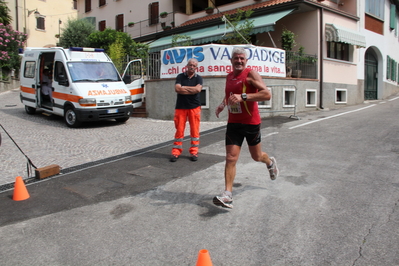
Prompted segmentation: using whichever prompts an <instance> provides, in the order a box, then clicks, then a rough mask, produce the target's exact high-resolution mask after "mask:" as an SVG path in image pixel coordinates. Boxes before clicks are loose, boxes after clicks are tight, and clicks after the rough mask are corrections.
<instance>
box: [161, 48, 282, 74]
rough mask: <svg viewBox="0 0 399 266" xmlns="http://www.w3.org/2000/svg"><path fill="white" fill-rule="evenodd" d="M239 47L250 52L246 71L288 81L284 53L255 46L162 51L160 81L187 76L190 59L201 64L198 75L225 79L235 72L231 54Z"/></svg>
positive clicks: (279, 50)
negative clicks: (183, 74) (184, 73)
mask: <svg viewBox="0 0 399 266" xmlns="http://www.w3.org/2000/svg"><path fill="white" fill-rule="evenodd" d="M237 46H240V47H243V48H245V49H246V51H247V57H248V63H247V67H249V68H251V69H254V70H256V71H257V72H259V74H260V75H261V76H269V77H285V50H282V49H278V48H270V47H262V46H253V45H251V46H248V45H220V44H208V45H202V46H182V47H173V48H169V49H166V50H162V51H161V60H162V63H161V78H175V77H176V75H177V74H179V73H182V72H184V71H185V70H186V65H187V61H188V60H189V59H190V58H195V59H197V60H198V69H197V73H198V74H200V75H201V76H226V75H227V74H228V73H230V72H232V67H231V62H230V59H231V52H232V51H233V48H234V47H237Z"/></svg>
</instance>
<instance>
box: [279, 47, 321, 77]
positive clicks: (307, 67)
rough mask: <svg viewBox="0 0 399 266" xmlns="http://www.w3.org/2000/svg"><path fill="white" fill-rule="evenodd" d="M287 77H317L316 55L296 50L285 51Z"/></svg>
mask: <svg viewBox="0 0 399 266" xmlns="http://www.w3.org/2000/svg"><path fill="white" fill-rule="evenodd" d="M285 58H286V62H285V66H286V72H287V77H293V78H307V79H317V56H316V55H310V54H303V53H298V52H289V51H286V53H285Z"/></svg>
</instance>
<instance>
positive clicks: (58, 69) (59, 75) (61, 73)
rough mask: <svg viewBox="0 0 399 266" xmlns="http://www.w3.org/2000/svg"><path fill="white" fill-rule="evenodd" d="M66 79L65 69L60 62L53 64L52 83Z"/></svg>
mask: <svg viewBox="0 0 399 266" xmlns="http://www.w3.org/2000/svg"><path fill="white" fill-rule="evenodd" d="M65 78H66V72H65V67H64V64H63V63H62V62H59V61H57V62H55V65H54V81H60V80H63V79H65Z"/></svg>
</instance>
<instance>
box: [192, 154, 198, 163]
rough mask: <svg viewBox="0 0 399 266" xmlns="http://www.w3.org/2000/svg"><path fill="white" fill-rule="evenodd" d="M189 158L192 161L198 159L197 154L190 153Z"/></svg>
mask: <svg viewBox="0 0 399 266" xmlns="http://www.w3.org/2000/svg"><path fill="white" fill-rule="evenodd" d="M190 160H191V161H193V162H196V161H198V154H191V156H190Z"/></svg>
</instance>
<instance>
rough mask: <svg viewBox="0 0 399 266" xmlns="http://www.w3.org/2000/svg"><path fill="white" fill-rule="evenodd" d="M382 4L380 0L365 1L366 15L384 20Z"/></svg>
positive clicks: (383, 2)
mask: <svg viewBox="0 0 399 266" xmlns="http://www.w3.org/2000/svg"><path fill="white" fill-rule="evenodd" d="M384 4H385V1H381V0H366V10H365V11H366V13H368V14H370V15H372V16H375V17H377V18H380V19H381V20H384Z"/></svg>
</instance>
